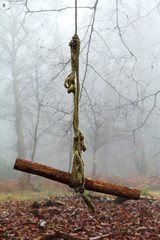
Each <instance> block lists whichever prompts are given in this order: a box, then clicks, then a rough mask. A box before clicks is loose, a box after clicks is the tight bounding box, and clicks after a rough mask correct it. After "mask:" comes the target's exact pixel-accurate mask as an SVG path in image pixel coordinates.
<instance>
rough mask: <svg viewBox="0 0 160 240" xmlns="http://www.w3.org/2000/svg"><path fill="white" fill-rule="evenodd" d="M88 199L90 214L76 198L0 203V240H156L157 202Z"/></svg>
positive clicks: (159, 229) (159, 223) (159, 213)
mask: <svg viewBox="0 0 160 240" xmlns="http://www.w3.org/2000/svg"><path fill="white" fill-rule="evenodd" d="M90 197H91V198H92V201H93V203H94V205H95V208H96V212H95V213H94V214H91V213H89V212H88V209H87V207H86V205H85V203H84V202H83V200H82V199H81V197H80V196H78V195H74V196H63V197H59V198H54V197H49V198H44V199H43V200H40V201H31V200H25V201H18V200H13V199H12V200H8V201H1V203H0V239H11V240H19V239H20V240H25V239H31V240H35V239H36V240H38V239H39V240H40V239H43V240H49V239H59V240H64V239H69V240H72V239H75V240H78V239H79V240H87V239H88V240H89V239H90V240H98V239H104V240H109V239H114V240H116V239H124V240H125V239H132V240H133V239H136V240H139V239H145V240H147V239H149V240H153V239H154V240H158V239H160V199H155V198H154V199H151V200H148V199H144V200H127V201H125V202H123V203H117V202H116V201H115V200H114V199H115V198H114V197H109V198H108V197H104V196H101V195H90ZM46 235H47V236H46Z"/></svg>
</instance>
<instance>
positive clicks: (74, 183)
mask: <svg viewBox="0 0 160 240" xmlns="http://www.w3.org/2000/svg"><path fill="white" fill-rule="evenodd" d="M69 46H70V50H71V69H72V72H71V74H69V76H68V77H67V78H66V80H65V82H64V86H65V87H66V88H67V89H68V90H67V92H68V93H71V92H72V93H73V100H74V110H73V129H74V141H73V153H74V157H73V166H72V172H71V181H70V186H71V187H72V188H74V190H75V192H79V193H80V194H81V195H82V197H83V199H84V201H85V202H86V204H87V206H88V208H89V210H90V211H91V212H92V213H93V212H95V209H94V206H93V204H92V202H91V200H90V199H89V198H88V197H87V195H86V194H85V193H84V190H85V189H84V163H83V160H82V151H86V146H85V143H84V136H83V134H82V133H81V131H80V129H79V94H80V81H79V53H80V39H79V37H78V35H77V0H75V34H74V36H73V37H72V40H71V41H70V43H69ZM75 79H76V82H75Z"/></svg>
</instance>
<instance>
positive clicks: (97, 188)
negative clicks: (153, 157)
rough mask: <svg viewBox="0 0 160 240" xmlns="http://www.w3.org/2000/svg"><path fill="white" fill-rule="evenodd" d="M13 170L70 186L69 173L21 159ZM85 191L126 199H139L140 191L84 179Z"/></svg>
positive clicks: (17, 160)
mask: <svg viewBox="0 0 160 240" xmlns="http://www.w3.org/2000/svg"><path fill="white" fill-rule="evenodd" d="M14 169H16V170H20V171H22V172H26V173H31V174H35V175H38V176H41V177H45V178H48V179H51V180H54V181H57V182H60V183H63V184H67V185H69V186H70V177H71V174H70V173H68V172H64V171H61V170H58V169H55V168H52V167H48V166H46V165H43V164H39V163H35V162H30V161H27V160H23V159H16V162H15V165H14ZM85 189H86V190H90V191H94V192H101V193H105V194H111V195H115V196H119V197H123V198H127V199H134V200H138V199H140V191H139V190H137V189H130V188H128V187H125V186H121V185H117V184H113V183H109V182H104V181H101V180H95V179H92V178H85Z"/></svg>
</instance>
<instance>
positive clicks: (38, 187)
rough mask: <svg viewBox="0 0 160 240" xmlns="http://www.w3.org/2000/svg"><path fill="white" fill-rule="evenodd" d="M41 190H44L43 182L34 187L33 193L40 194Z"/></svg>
mask: <svg viewBox="0 0 160 240" xmlns="http://www.w3.org/2000/svg"><path fill="white" fill-rule="evenodd" d="M41 190H42V183H41V182H37V183H35V184H34V185H33V191H35V192H40V191H41Z"/></svg>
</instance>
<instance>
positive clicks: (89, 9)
mask: <svg viewBox="0 0 160 240" xmlns="http://www.w3.org/2000/svg"><path fill="white" fill-rule="evenodd" d="M74 14H75V12H74V0H72V1H71V0H70V1H68V0H63V1H56V0H46V1H41V0H28V1H27V0H26V1H23V0H19V1H18V0H17V1H16V0H15V1H2V2H1V3H0V36H1V37H0V142H1V144H0V162H1V164H0V166H1V168H3V167H2V166H3V165H4V162H5V164H6V163H7V164H8V166H9V168H10V172H12V171H13V172H14V171H15V170H12V167H13V164H14V162H15V159H16V158H23V159H26V160H30V161H34V162H39V163H43V164H46V165H48V166H52V167H54V168H58V169H61V170H65V171H70V168H71V167H70V164H71V162H70V161H71V159H72V157H71V156H72V144H73V143H72V142H73V141H72V138H73V130H72V111H73V96H72V94H67V91H66V89H65V88H64V80H65V78H66V77H67V76H68V75H69V74H70V72H71V66H70V48H69V46H68V44H69V42H70V40H71V38H72V36H73V35H74V31H75V22H74V18H75V17H74ZM159 21H160V3H159V1H156V0H155V1H149V0H146V1H140V0H132V1H127V0H126V1H120V0H116V1H115V0H101V1H100V0H87V1H84V0H78V35H79V37H80V39H81V52H80V81H81V94H80V128H81V131H82V132H83V134H84V136H85V143H86V146H87V151H86V152H85V153H83V160H84V164H85V175H86V176H93V177H104V178H106V177H109V176H118V177H124V178H126V177H131V176H136V175H144V176H148V177H155V176H157V175H159V174H160V148H159V145H160V144H159V141H160V126H159V124H158V123H159V121H160V119H159V118H160V107H159V106H160V81H159V78H160V56H159V48H160V28H159ZM1 174H2V175H5V172H2V173H1Z"/></svg>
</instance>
